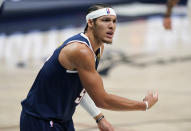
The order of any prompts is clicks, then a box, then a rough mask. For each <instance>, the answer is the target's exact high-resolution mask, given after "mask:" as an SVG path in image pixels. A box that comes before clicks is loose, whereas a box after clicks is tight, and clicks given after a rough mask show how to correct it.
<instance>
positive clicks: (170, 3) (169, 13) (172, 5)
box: [165, 0, 179, 17]
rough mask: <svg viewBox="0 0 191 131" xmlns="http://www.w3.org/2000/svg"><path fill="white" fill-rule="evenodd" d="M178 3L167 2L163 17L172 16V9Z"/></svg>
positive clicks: (172, 0) (174, 1)
mask: <svg viewBox="0 0 191 131" xmlns="http://www.w3.org/2000/svg"><path fill="white" fill-rule="evenodd" d="M178 2H179V0H167V10H166V13H165V17H170V16H171V14H172V8H173V7H174V6H175V5H176V4H177V3H178Z"/></svg>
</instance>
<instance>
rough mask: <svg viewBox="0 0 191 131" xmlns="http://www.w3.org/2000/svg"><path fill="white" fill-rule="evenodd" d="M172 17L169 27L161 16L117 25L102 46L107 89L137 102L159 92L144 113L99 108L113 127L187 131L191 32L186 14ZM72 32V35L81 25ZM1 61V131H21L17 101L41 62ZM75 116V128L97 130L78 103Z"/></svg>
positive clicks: (101, 69)
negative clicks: (157, 96) (18, 62)
mask: <svg viewBox="0 0 191 131" xmlns="http://www.w3.org/2000/svg"><path fill="white" fill-rule="evenodd" d="M173 21H174V22H173V24H174V26H173V27H174V28H173V30H172V31H165V30H164V29H163V27H162V19H161V18H160V17H156V18H151V19H148V20H139V21H134V22H129V23H120V24H118V28H117V31H116V34H115V38H114V42H113V45H107V46H106V48H105V53H104V55H103V58H102V62H101V64H100V67H99V72H100V73H101V74H102V76H103V82H104V86H105V89H106V90H107V91H108V92H109V93H113V94H116V95H120V96H124V97H127V98H129V99H134V100H140V101H141V100H142V99H143V98H144V96H145V94H146V93H147V91H149V90H153V91H158V92H159V101H158V103H157V104H156V105H155V106H154V107H153V108H151V109H150V110H148V111H129V112H128V111H126V112H125V111H124V112H122V111H121V112H116V111H108V110H102V109H101V111H102V112H103V114H104V115H105V117H106V119H107V120H108V121H109V122H110V123H111V124H112V125H113V127H114V128H115V130H116V131H191V37H190V36H191V30H190V25H189V24H188V21H187V18H186V17H174V18H173ZM70 30H71V35H73V34H75V33H78V32H79V31H82V28H79V29H78V30H75V29H70ZM64 31H65V30H62V32H64ZM58 44H60V43H58ZM1 60H2V62H1V63H0V131H19V116H20V111H21V105H20V102H21V100H23V99H24V98H25V97H26V95H27V93H28V91H29V89H30V87H31V84H32V82H33V80H34V79H35V76H36V75H37V73H38V71H39V69H40V67H41V66H42V64H43V62H42V61H40V62H38V61H34V60H33V59H32V58H30V57H29V59H28V64H27V65H25V66H21V65H22V64H20V66H19V64H17V66H16V64H15V63H14V64H13V63H11V64H10V62H8V63H6V62H7V60H5V58H1ZM8 61H9V60H8ZM12 64H13V65H12ZM73 119H74V124H75V128H76V131H98V129H97V127H96V123H95V121H94V119H92V118H91V116H89V115H88V113H87V112H86V111H85V110H84V109H82V107H80V106H78V107H77V110H76V113H75V115H74V117H73Z"/></svg>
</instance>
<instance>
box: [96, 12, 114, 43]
mask: <svg viewBox="0 0 191 131" xmlns="http://www.w3.org/2000/svg"><path fill="white" fill-rule="evenodd" d="M115 29H116V16H113V15H108V16H101V17H99V18H97V20H96V21H95V22H94V26H93V32H94V35H95V37H96V39H98V40H99V41H101V42H103V43H108V44H109V43H112V41H113V36H114V32H115Z"/></svg>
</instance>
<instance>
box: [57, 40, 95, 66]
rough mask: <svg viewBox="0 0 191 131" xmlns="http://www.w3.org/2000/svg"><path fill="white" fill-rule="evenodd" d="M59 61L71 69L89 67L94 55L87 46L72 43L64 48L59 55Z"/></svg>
mask: <svg viewBox="0 0 191 131" xmlns="http://www.w3.org/2000/svg"><path fill="white" fill-rule="evenodd" d="M59 61H61V63H62V64H63V65H65V64H66V65H67V66H69V67H71V68H76V69H78V68H82V67H90V66H92V65H91V64H93V63H94V55H93V53H92V51H91V49H90V48H89V47H87V45H85V44H82V43H77V42H73V43H71V44H68V45H67V46H65V47H64V48H63V49H62V50H61V53H60V55H59Z"/></svg>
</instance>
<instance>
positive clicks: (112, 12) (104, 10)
mask: <svg viewBox="0 0 191 131" xmlns="http://www.w3.org/2000/svg"><path fill="white" fill-rule="evenodd" d="M104 15H114V16H116V13H115V10H114V9H112V8H102V9H98V10H96V11H93V12H91V13H89V14H88V15H87V16H86V21H87V22H88V20H89V19H95V18H98V17H100V16H104Z"/></svg>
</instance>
